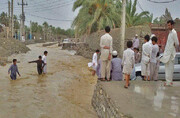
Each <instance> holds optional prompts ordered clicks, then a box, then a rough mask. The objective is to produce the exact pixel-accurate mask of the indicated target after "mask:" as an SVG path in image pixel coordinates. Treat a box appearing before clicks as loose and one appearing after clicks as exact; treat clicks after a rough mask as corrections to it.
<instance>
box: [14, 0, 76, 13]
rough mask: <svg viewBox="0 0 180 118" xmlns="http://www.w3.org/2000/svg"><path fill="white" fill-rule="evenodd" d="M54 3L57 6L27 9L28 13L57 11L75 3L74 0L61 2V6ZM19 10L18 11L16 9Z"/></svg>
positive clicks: (50, 5)
mask: <svg viewBox="0 0 180 118" xmlns="http://www.w3.org/2000/svg"><path fill="white" fill-rule="evenodd" d="M53 3H56V4H49V6H44V7H40V8H33V9H31V8H26V10H27V11H29V10H32V11H30V12H41V11H42V12H43V11H47V10H52V9H56V8H60V7H64V6H67V5H70V4H73V3H74V0H70V1H69V2H67V1H66V2H60V3H59V4H57V1H54V2H53ZM16 10H18V9H16Z"/></svg>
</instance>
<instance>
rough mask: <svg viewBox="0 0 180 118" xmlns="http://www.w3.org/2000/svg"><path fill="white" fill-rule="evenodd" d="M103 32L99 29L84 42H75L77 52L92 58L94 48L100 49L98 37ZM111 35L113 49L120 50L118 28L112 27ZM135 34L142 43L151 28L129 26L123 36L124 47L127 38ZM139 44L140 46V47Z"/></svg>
mask: <svg viewBox="0 0 180 118" xmlns="http://www.w3.org/2000/svg"><path fill="white" fill-rule="evenodd" d="M103 34H104V31H99V32H96V33H93V34H91V35H90V36H88V37H86V38H85V40H86V44H77V45H76V47H75V49H76V50H77V54H78V55H81V56H84V57H86V58H92V54H93V52H95V50H96V49H100V46H99V43H100V37H101V36H102V35H103ZM110 34H111V36H112V37H113V49H114V50H117V51H118V52H120V46H121V45H120V40H121V38H120V36H121V34H120V29H119V28H118V29H113V30H112V31H111V33H110ZM135 34H138V36H139V37H138V38H139V39H140V44H141V45H142V43H143V37H144V36H145V35H146V34H149V35H151V29H150V27H149V26H136V27H130V28H127V29H126V38H125V44H124V45H125V48H126V42H127V41H128V40H132V39H133V38H134V36H135ZM141 45H140V47H141ZM119 56H120V57H121V56H122V54H120V53H119Z"/></svg>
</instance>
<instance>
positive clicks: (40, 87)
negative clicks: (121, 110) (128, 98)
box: [0, 44, 97, 118]
mask: <svg viewBox="0 0 180 118" xmlns="http://www.w3.org/2000/svg"><path fill="white" fill-rule="evenodd" d="M28 47H29V48H30V49H31V51H29V52H28V53H26V54H19V55H12V56H11V57H9V60H12V59H13V58H16V59H17V60H18V61H20V63H18V67H19V71H20V73H21V75H22V76H21V77H18V79H17V80H16V81H11V80H10V77H9V75H8V74H7V71H8V68H9V66H10V64H8V65H6V66H5V67H2V66H1V67H0V118H97V115H96V113H95V111H94V110H93V108H92V106H91V98H92V95H93V91H94V86H95V84H96V81H97V80H96V77H92V76H91V72H90V70H89V69H88V68H87V63H88V62H89V60H88V59H85V58H83V57H81V56H74V55H72V54H71V53H70V52H68V51H63V50H60V48H59V47H58V46H57V45H53V46H50V47H43V46H42V44H33V45H29V46H28ZM44 50H47V51H48V52H49V54H48V57H47V63H48V64H47V66H48V74H47V75H44V76H38V75H37V72H36V64H28V61H31V60H36V59H37V57H38V56H39V55H41V54H42V53H43V51H44Z"/></svg>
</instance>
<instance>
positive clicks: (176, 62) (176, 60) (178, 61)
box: [175, 56, 180, 65]
mask: <svg viewBox="0 0 180 118" xmlns="http://www.w3.org/2000/svg"><path fill="white" fill-rule="evenodd" d="M175 64H176V65H177V64H180V57H179V56H178V57H176V58H175Z"/></svg>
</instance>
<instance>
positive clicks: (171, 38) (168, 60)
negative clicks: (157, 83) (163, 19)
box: [160, 20, 179, 86]
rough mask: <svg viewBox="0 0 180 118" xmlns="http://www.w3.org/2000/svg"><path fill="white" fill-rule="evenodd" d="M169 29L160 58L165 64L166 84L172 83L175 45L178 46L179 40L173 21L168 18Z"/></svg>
mask: <svg viewBox="0 0 180 118" xmlns="http://www.w3.org/2000/svg"><path fill="white" fill-rule="evenodd" d="M167 26H168V29H169V35H168V39H167V43H166V47H165V51H164V54H163V57H162V58H161V59H160V61H161V62H163V63H164V64H165V73H166V83H165V84H164V85H165V86H166V85H173V83H172V81H173V73H174V60H175V56H176V47H178V46H179V40H178V36H177V32H176V31H175V30H174V21H173V20H169V21H168V22H167Z"/></svg>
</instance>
